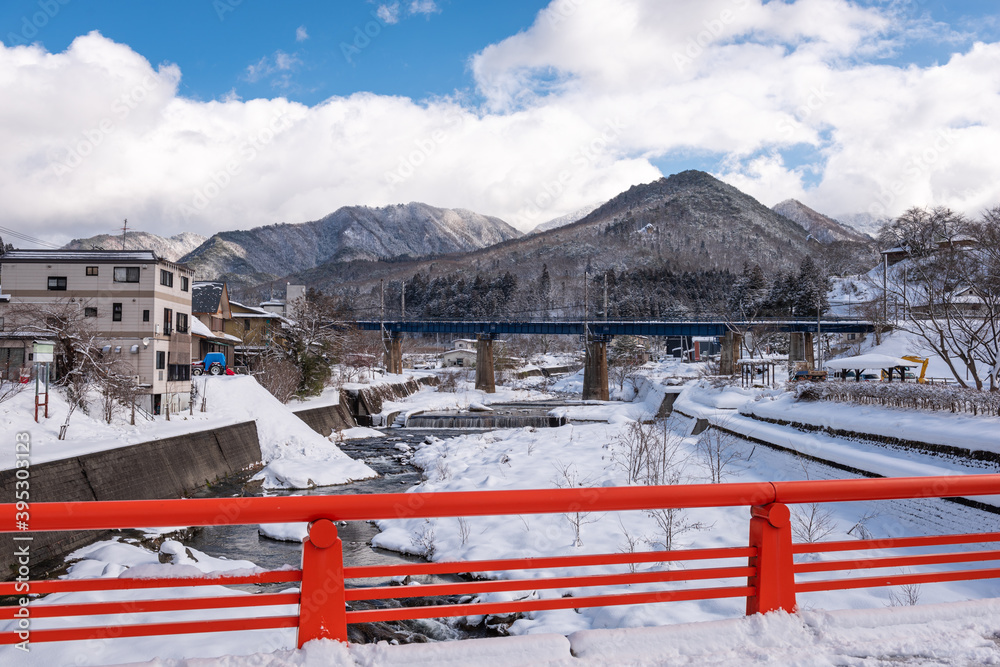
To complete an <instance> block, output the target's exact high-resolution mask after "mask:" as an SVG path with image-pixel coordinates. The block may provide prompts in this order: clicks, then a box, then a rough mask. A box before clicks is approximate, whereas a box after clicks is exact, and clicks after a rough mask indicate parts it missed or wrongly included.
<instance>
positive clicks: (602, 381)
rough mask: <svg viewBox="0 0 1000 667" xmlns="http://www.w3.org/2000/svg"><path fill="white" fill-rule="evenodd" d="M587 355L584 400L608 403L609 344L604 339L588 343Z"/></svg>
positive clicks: (584, 370)
mask: <svg viewBox="0 0 1000 667" xmlns="http://www.w3.org/2000/svg"><path fill="white" fill-rule="evenodd" d="M586 346H587V355H586V361H584V364H583V400H585V401H587V400H596V401H607V400H610V399H611V395H610V393H609V392H608V342H607V341H606V340H604V339H597V340H591V341H588V342H587V343H586Z"/></svg>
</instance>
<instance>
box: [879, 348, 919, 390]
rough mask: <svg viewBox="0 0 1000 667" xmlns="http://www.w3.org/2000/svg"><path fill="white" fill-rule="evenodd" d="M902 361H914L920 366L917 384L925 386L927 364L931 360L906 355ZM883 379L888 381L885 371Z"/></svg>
mask: <svg viewBox="0 0 1000 667" xmlns="http://www.w3.org/2000/svg"><path fill="white" fill-rule="evenodd" d="M900 359H906V360H907V361H913V362H915V363H918V364H920V375H918V376H917V382H919V383H920V384H924V382H925V380H924V376H925V375H926V374H927V364H929V363H930V362H931V360H930V359H925V358H923V357H915V356H913V355H904V356H902V357H900ZM882 379H883V380H885V379H886V372H885V371H884V370H883V371H882Z"/></svg>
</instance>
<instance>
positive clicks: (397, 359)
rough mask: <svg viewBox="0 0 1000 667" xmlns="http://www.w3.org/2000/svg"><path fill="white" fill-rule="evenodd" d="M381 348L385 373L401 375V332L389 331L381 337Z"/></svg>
mask: <svg viewBox="0 0 1000 667" xmlns="http://www.w3.org/2000/svg"><path fill="white" fill-rule="evenodd" d="M382 349H383V350H384V355H385V370H386V372H387V373H395V374H396V375H402V373H403V334H401V333H396V332H393V333H389V334H387V335H385V336H384V337H383V338H382Z"/></svg>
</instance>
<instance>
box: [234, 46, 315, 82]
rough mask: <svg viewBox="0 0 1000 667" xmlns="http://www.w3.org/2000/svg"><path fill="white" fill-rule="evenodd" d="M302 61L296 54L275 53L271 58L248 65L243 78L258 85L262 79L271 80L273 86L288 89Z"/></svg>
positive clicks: (266, 57) (278, 51)
mask: <svg viewBox="0 0 1000 667" xmlns="http://www.w3.org/2000/svg"><path fill="white" fill-rule="evenodd" d="M301 64H302V61H301V60H299V59H298V58H297V57H296V56H295V54H289V53H285V52H284V51H282V50H280V49H279V50H277V51H275V52H274V53H273V54H272V55H270V56H264V57H263V58H261V59H260V60H258V61H257V62H256V63H253V64H252V65H248V66H247V68H246V70H245V72H244V74H243V78H244V79H245V80H246V81H249V82H250V83H257V82H258V81H260V80H261V79H266V78H269V77H270V78H271V84H272V85H274V86H277V87H287V86H288V85H290V83H291V79H290V73H291V72H292V71H293V70H294V69H295V68H296V67H297V66H298V65H301Z"/></svg>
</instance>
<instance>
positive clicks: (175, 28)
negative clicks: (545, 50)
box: [0, 0, 546, 105]
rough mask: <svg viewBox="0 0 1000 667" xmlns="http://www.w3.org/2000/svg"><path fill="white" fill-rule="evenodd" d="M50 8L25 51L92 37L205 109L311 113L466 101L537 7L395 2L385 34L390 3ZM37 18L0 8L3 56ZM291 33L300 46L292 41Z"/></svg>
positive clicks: (185, 2) (94, 0) (532, 0)
mask: <svg viewBox="0 0 1000 667" xmlns="http://www.w3.org/2000/svg"><path fill="white" fill-rule="evenodd" d="M51 4H52V6H58V7H59V11H58V13H56V15H55V16H53V17H52V19H51V20H49V21H48V22H47V24H46V25H43V26H42V27H41V28H39V29H38V34H37V35H36V36H35V37H34V39H28V40H26V41H28V42H33V41H39V42H41V43H42V44H43V45H44V46H45V48H46V49H47V50H48V51H50V52H53V53H55V52H59V51H63V50H65V49H66V47H68V46H69V44H70V43H71V42H72V41H73V40H74V39H75V38H76V37H78V36H80V35H83V34H86V33H88V32H90V31H92V30H98V31H100V32H101V34H103V35H104V36H105V37H108V38H110V39H112V40H114V41H116V42H120V43H123V44H128V45H129V46H130V47H131V48H132V49H134V50H135V51H137V52H138V53H140V54H142V55H143V56H145V57H146V58H147V59H148V60H149V61H150V62H151V63H153V64H154V65H155V64H158V63H161V62H171V63H176V64H177V65H179V66H180V68H181V71H182V72H183V73H184V78H183V80H182V85H181V88H180V93H181V94H183V95H187V96H190V97H193V98H196V99H201V100H210V99H214V98H219V97H222V96H224V95H225V94H227V93H228V92H229V91H231V90H235V92H236V93H237V94H238V95H239V96H241V97H242V98H244V99H249V98H253V97H276V96H285V97H288V98H289V99H293V100H296V101H299V102H303V103H305V104H309V105H314V104H317V103H319V102H322V101H323V100H324V99H326V98H328V97H330V96H333V95H349V94H351V93H354V92H358V91H368V92H373V93H377V94H382V95H404V96H407V97H412V98H416V99H422V98H425V97H429V96H435V95H447V94H451V93H453V92H454V91H455V90H469V89H471V87H472V79H471V78H470V76H469V73H468V69H467V61H468V59H469V57H471V56H472V55H473V54H474V53H476V52H477V51H479V50H480V49H482V48H483V47H484V46H486V45H488V44H491V43H493V42H497V41H500V40H501V39H503V38H505V37H507V36H509V35H512V34H515V33H517V32H518V31H520V30H524V29H526V28H527V27H529V26H530V25H531V23H532V22H533V21H534V18H535V15H536V14H537V13H538V11H539V10H540V9H541V8H542V7H544V6H545V4H546V3H545V2H540V1H539V0H436V2H435V5H436V6H437V10H436V11H433V10H432V11H430V12H429V13H424V14H411V13H409V11H408V10H407V8H406V5H407V4H409V3H408V2H404V3H402V5H401V6H400V16H399V21H398V22H397V23H394V24H389V23H386V22H385V21H384V20H382V19H379V18H378V16H377V14H376V12H377V8H378V4H391V3H369V2H364V1H363V0H336V1H333V2H331V1H329V0H324V1H320V0H311V1H296V2H287V3H280V5H279V3H276V2H260V1H259V0H242V1H240V0H217V1H213V0H174V1H171V2H120V1H113V0H72V1H70V2H68V3H66V4H65V5H61V4H59V0H51ZM40 11H42V10H41V9H40V7H39V2H38V0H35V1H34V2H31V1H24V0H17V1H13V2H5V3H3V5H2V7H0V26H3V28H4V30H3V32H2V33H0V34H2V36H3V41H4V42H5V43H6V44H8V45H11V44H12V43H13V42H14V41H15V40H13V39H11V38H10V33H11V32H13V33H14V34H15V35H17V36H20V35H21V33H22V32H23V31H24V20H25V17H33V16H34V15H36V14H37V13H38V12H40ZM50 11H51V10H50ZM39 23H41V21H39ZM300 27H302V28H304V29H305V34H306V35H308V38H306V39H301V38H299V39H297V37H296V35H297V31H298V30H299V28H300ZM12 28H13V29H12ZM30 32H31V30H30V28H29V29H28V33H29V34H30ZM369 35H374V36H373V37H371V36H369ZM345 44H346V45H347V48H345V47H344V45H345ZM359 46H360V47H361V48H358V47H359ZM354 49H357V51H355V50H354ZM278 51H281V52H283V53H285V54H288V55H289V56H290V57H291V58H293V59H294V60H295V61H297V62H295V64H294V65H292V69H291V70H288V71H285V72H276V73H274V74H272V75H270V76H263V77H261V78H260V79H258V80H257V81H250V80H248V77H247V68H248V67H250V66H252V65H255V64H257V63H259V62H260V61H261V59H262V58H268V59H269V60H273V57H274V54H275V53H276V52H278ZM348 58H350V61H348ZM286 74H287V77H285V76H284V75H286Z"/></svg>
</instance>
